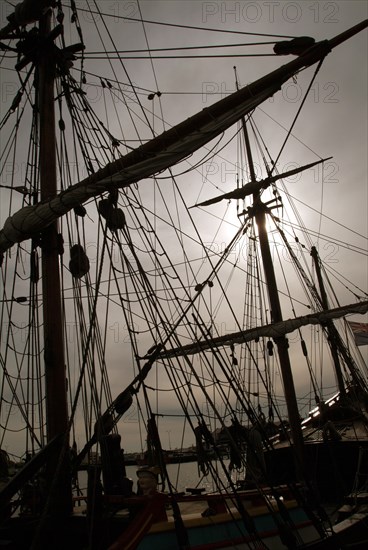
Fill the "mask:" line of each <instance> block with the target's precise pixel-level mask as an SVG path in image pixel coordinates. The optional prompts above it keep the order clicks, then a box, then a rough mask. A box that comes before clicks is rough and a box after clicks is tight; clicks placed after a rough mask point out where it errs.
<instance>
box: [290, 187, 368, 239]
mask: <svg viewBox="0 0 368 550" xmlns="http://www.w3.org/2000/svg"><path fill="white" fill-rule="evenodd" d="M284 193H285V195H287V196H288V197H290V198H292V199H293V200H295V201H297V202H300V204H302V205H303V206H306V207H307V208H309V209H310V210H313V212H316V213H317V214H320V211H319V210H316V208H313V207H312V206H310V204H307V203H305V202H303V201H302V200H300V199H297V198H296V197H294V196H293V195H291V193H289V191H286V189H285V190H284ZM322 215H323V216H324V217H325V218H326V219H327V220H329V221H331V222H334V223H336V224H337V225H339V226H340V227H342V228H343V229H346V230H347V231H350V232H351V233H354V235H358V237H362V238H363V239H366V240H368V237H366V236H365V235H362V234H361V233H358V231H355V230H354V229H351V228H350V227H348V226H347V225H344V224H343V223H340V222H338V221H337V220H335V219H334V218H330V217H329V216H327V215H326V214H322ZM346 244H349V243H346Z"/></svg>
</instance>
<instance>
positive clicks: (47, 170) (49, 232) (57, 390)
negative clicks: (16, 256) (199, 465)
mask: <svg viewBox="0 0 368 550" xmlns="http://www.w3.org/2000/svg"><path fill="white" fill-rule="evenodd" d="M51 17H52V10H51V9H49V10H48V11H47V12H46V13H45V14H44V15H42V17H41V18H40V24H39V29H40V36H41V37H42V38H41V39H42V40H44V43H45V47H44V48H43V49H42V53H41V56H40V62H39V67H38V77H39V78H38V82H39V101H38V108H39V125H40V156H39V170H40V188H41V201H44V200H50V199H51V198H52V197H54V196H55V195H56V194H57V173H56V134H55V108H54V80H55V71H56V66H55V58H54V47H53V37H52V36H51V35H50V33H51ZM41 247H42V296H43V323H44V362H45V385H46V410H47V440H48V442H50V441H51V440H53V439H54V438H55V437H57V436H63V438H64V444H65V445H66V444H67V441H65V434H66V433H67V429H68V407H67V390H66V373H65V362H64V340H63V324H62V318H63V316H62V302H61V285H60V260H59V247H58V222H57V221H55V222H53V223H52V224H51V225H50V226H49V227H47V228H46V229H44V230H43V231H42V233H41ZM62 454H63V453H61V455H62ZM67 455H68V453H67V452H66V453H64V458H62V459H60V457H59V456H54V458H53V459H52V460H51V461H50V464H49V465H48V471H47V472H46V475H47V478H48V479H47V482H48V487H50V486H52V484H53V485H54V486H53V490H55V492H54V494H56V495H57V498H55V499H54V502H53V503H52V504H51V510H53V511H55V512H56V511H57V512H58V513H61V512H62V511H65V510H70V504H71V489H70V480H69V479H68V468H67V461H68V457H67ZM54 476H57V480H55V479H54Z"/></svg>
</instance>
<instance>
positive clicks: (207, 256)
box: [130, 183, 305, 306]
mask: <svg viewBox="0 0 368 550" xmlns="http://www.w3.org/2000/svg"><path fill="white" fill-rule="evenodd" d="M175 185H176V189H177V191H178V193H179V195H180V197H181V200H182V203H183V204H184V205H185V201H184V198H183V196H182V195H181V192H180V189H179V188H178V186H177V183H175ZM132 199H133V200H135V201H136V200H137V199H135V198H132V197H131V198H130V200H132ZM137 204H138V205H139V208H142V206H141V204H140V203H139V202H137ZM145 210H146V211H147V212H149V213H150V214H152V215H153V214H154V213H153V212H152V211H151V210H150V209H149V208H147V207H145ZM203 210H204V211H205V212H206V210H205V209H203ZM187 214H188V215H189V217H190V220H191V223H192V225H193V227H194V229H195V232H196V234H197V237H198V239H199V240H198V241H196V240H195V239H194V237H191V236H190V235H189V234H187V233H185V234H184V235H185V236H186V237H187V238H188V239H190V240H192V241H194V242H195V243H200V244H201V246H202V248H203V250H204V251H205V252H206V258H207V259H208V260H209V261H210V264H211V267H212V268H214V267H213V264H212V262H211V258H212V257H218V258H221V257H222V255H221V253H218V252H213V251H211V250H208V249H207V247H206V246H205V245H204V243H203V241H202V239H201V237H200V235H199V233H198V230H197V228H196V224H195V221H194V219H193V217H192V216H191V215H190V214H189V212H188V211H187ZM157 217H158V219H159V220H160V221H162V222H163V223H164V224H167V225H169V226H170V227H172V226H171V225H170V224H169V222H168V221H167V220H165V219H164V218H162V217H161V216H157ZM234 227H235V229H236V230H237V231H238V227H237V226H234ZM229 253H230V252H229ZM201 259H202V258H201ZM225 261H227V262H230V260H228V259H226V258H225ZM230 263H231V262H230ZM237 269H239V270H241V271H244V269H243V268H242V267H240V266H239V265H238V266H237ZM219 283H220V286H221V281H219ZM280 294H281V295H284V293H283V292H282V291H281V290H280ZM294 301H295V302H297V303H299V304H301V305H303V306H305V304H304V303H303V302H301V301H300V300H298V299H297V298H294Z"/></svg>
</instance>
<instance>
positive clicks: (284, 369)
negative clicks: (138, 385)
mask: <svg viewBox="0 0 368 550" xmlns="http://www.w3.org/2000/svg"><path fill="white" fill-rule="evenodd" d="M235 76H236V70H235ZM236 87H237V89H239V84H238V79H237V77H236ZM241 122H242V130H243V136H244V141H245V148H246V153H247V160H248V166H249V174H250V183H251V184H254V185H255V187H257V186H256V183H257V177H256V173H255V169H254V162H253V156H252V150H251V146H250V141H249V135H248V130H247V126H246V122H245V119H244V117H242V119H241ZM266 211H267V206H266V205H265V204H264V203H263V202H262V200H261V190H260V189H259V188H258V189H257V190H256V191H255V192H254V193H253V212H254V218H255V221H256V224H257V227H258V238H259V245H260V250H261V257H262V262H263V268H264V273H265V278H266V283H267V290H268V299H269V303H270V307H271V322H273V323H279V322H281V321H283V317H282V311H281V304H280V299H279V293H278V288H277V282H276V276H275V270H274V265H273V261H272V256H271V249H270V243H269V240H268V234H267V228H266ZM274 341H275V344H276V346H277V351H278V356H279V360H280V368H281V375H282V381H283V385H284V393H285V401H286V405H287V411H288V418H289V423H290V431H291V437H292V441H293V444H294V447H295V451H296V458H297V464H296V467H297V471H298V474H299V475H303V472H304V459H303V454H304V452H303V434H302V428H301V423H300V416H299V410H298V403H297V399H296V393H295V386H294V379H293V374H292V370H291V363H290V357H289V352H288V347H289V344H288V340H287V338H286V337H285V336H279V337H277V338H274Z"/></svg>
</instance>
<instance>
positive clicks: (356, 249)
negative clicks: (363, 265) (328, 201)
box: [282, 214, 368, 254]
mask: <svg viewBox="0 0 368 550" xmlns="http://www.w3.org/2000/svg"><path fill="white" fill-rule="evenodd" d="M322 215H323V214H322ZM282 223H283V225H284V226H285V225H286V226H288V227H291V228H292V229H299V230H301V231H306V232H308V233H309V234H311V235H320V237H321V238H322V240H325V241H327V242H333V243H334V244H340V245H341V246H343V248H346V249H347V250H351V251H352V252H356V253H357V254H367V249H366V248H365V247H364V248H363V247H360V246H357V245H355V244H351V243H348V242H346V241H342V240H340V239H338V238H337V237H331V236H329V235H326V234H324V233H320V232H319V231H315V230H314V229H308V228H307V227H305V226H301V225H297V224H296V223H294V222H291V221H287V220H283V221H282ZM294 235H295V231H294ZM359 236H360V237H362V238H363V239H366V237H364V235H359ZM367 240H368V239H367Z"/></svg>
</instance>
